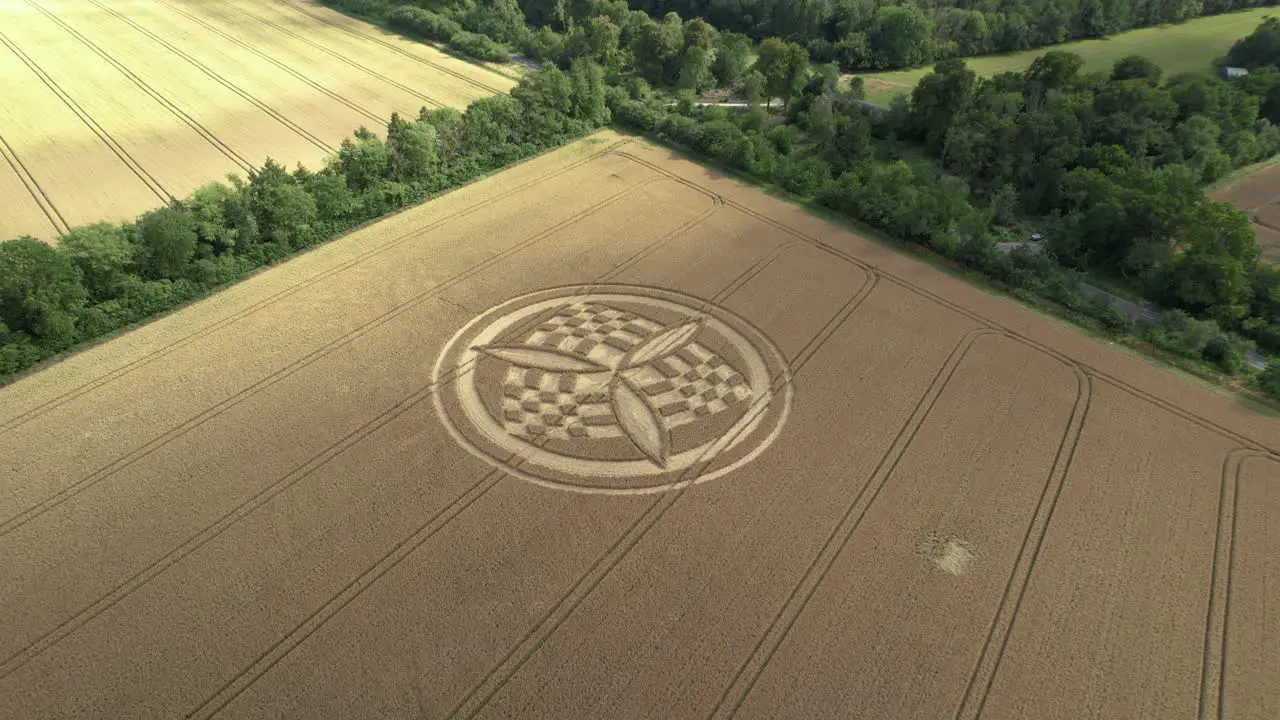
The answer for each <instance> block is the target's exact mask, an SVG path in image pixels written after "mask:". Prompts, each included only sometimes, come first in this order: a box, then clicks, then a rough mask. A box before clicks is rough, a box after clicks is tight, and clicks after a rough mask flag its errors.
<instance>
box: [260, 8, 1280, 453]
mask: <svg viewBox="0 0 1280 720" xmlns="http://www.w3.org/2000/svg"><path fill="white" fill-rule="evenodd" d="M278 1H281V2H284V1H285V0H278ZM649 147H653V148H659V147H661V146H658V145H652V144H651V145H649ZM665 149H666V150H668V151H670V152H671V153H673V154H675V155H677V156H679V157H680V158H682V159H685V162H689V163H691V164H695V165H698V166H699V167H705V166H703V165H701V164H700V163H698V162H697V161H696V160H694V159H689V158H691V156H689V155H687V154H685V153H682V152H680V151H678V150H675V149H672V148H665ZM615 154H618V155H622V156H624V157H629V158H635V156H634V155H632V154H631V153H629V152H618V153H615ZM635 159H636V160H637V161H638V162H640V163H642V164H644V165H647V166H650V167H654V168H657V167H659V166H657V165H653V164H652V163H650V162H648V161H646V160H642V159H639V158H635ZM661 172H663V173H666V174H675V173H674V172H673V171H670V170H665V169H664V170H661ZM724 177H725V179H726V180H728V181H730V182H733V183H737V184H739V185H741V186H743V187H746V188H752V186H751V185H749V184H748V183H746V182H744V181H742V180H737V179H735V178H731V177H729V176H724ZM691 182H692V181H691ZM753 189H754V188H753ZM757 191H758V190H757ZM725 204H726V205H727V206H729V207H733V208H737V209H739V210H741V211H743V212H745V213H747V214H749V215H752V216H755V217H759V218H761V219H762V220H764V221H765V222H768V223H769V224H771V225H774V226H775V227H778V228H780V229H782V230H784V231H785V232H788V233H790V234H792V235H794V236H795V237H798V238H802V239H804V240H805V241H806V242H808V243H811V244H813V245H816V246H818V247H821V248H824V249H826V250H828V251H829V252H831V253H832V254H833V255H836V256H837V257H841V258H844V259H846V260H848V261H850V262H852V263H854V264H856V265H858V266H859V267H864V268H868V269H872V270H874V271H875V272H876V273H877V274H879V275H880V276H881V277H883V278H884V279H885V280H888V281H889V282H892V283H895V284H897V285H899V286H901V287H903V288H906V289H907V290H910V291H911V292H914V293H916V294H917V295H920V296H921V297H925V298H928V299H930V300H932V301H934V302H935V303H937V304H939V305H941V306H943V307H945V308H948V309H950V310H952V311H954V312H956V313H959V314H961V315H964V316H966V317H968V318H970V319H972V320H974V321H975V322H977V323H979V324H982V325H989V326H991V327H994V328H998V329H1000V330H1002V331H1003V332H1005V333H1007V334H1008V335H1010V336H1011V337H1016V338H1018V339H1019V340H1022V341H1023V342H1026V343H1029V344H1031V345H1033V346H1035V347H1037V348H1039V349H1041V350H1044V351H1046V352H1048V353H1050V354H1051V355H1055V356H1060V357H1063V358H1066V359H1068V360H1070V362H1071V363H1073V364H1074V365H1076V366H1077V367H1079V368H1080V369H1081V370H1083V371H1085V372H1087V373H1088V374H1089V375H1090V376H1092V377H1093V378H1096V379H1098V380H1105V381H1107V382H1108V383H1110V384H1112V385H1114V386H1116V387H1117V388H1119V389H1121V390H1124V391H1125V392H1128V393H1129V394H1131V395H1133V396H1135V397H1137V398H1139V399H1142V400H1145V401H1147V402H1149V403H1151V404H1152V405H1156V406H1157V407H1160V408H1162V409H1164V410H1167V411H1169V412H1171V413H1173V414H1175V415H1178V416H1179V417H1181V418H1183V419H1185V420H1188V421H1190V422H1192V423H1195V424H1197V425H1200V426H1201V427H1203V428H1205V429H1207V430H1210V431H1212V432H1215V433H1217V434H1219V435H1221V436H1223V437H1225V438H1227V439H1228V440H1232V441H1234V442H1238V443H1241V444H1242V445H1247V446H1249V447H1252V448H1256V449H1263V450H1266V451H1267V452H1268V453H1270V454H1271V456H1272V457H1276V458H1277V459H1280V450H1278V449H1277V448H1273V447H1271V446H1269V445H1267V444H1266V443H1264V442H1261V441H1259V440H1255V439H1253V438H1251V437H1248V436H1247V435H1244V434H1241V433H1238V432H1236V431H1235V430H1231V429H1230V428H1227V427H1224V426H1222V425H1219V424H1218V423H1215V422H1214V421H1212V420H1210V419H1208V418H1206V417H1203V416H1201V415H1198V414H1196V413H1194V412H1191V411H1189V410H1186V409H1184V408H1182V407H1181V406H1178V405H1175V404H1173V403H1172V402H1169V401H1167V400H1164V399H1161V398H1159V397H1157V396H1155V395H1153V394H1151V393H1150V392H1147V391H1146V390H1142V389H1139V388H1138V387H1137V386H1134V385H1131V384H1129V383H1127V382H1125V381H1123V380H1120V379H1119V378H1117V377H1116V376H1114V375H1112V374H1110V373H1107V372H1105V371H1103V370H1101V369H1099V368H1097V367H1094V366H1092V365H1090V364H1088V363H1085V362H1081V361H1079V360H1076V359H1075V358H1072V357H1071V356H1069V355H1066V354H1065V353H1060V352H1059V351H1057V350H1053V349H1052V348H1049V346H1047V345H1045V344H1044V343H1041V342H1039V341H1037V340H1033V339H1031V338H1029V337H1027V336H1025V335H1023V334H1022V333H1019V332H1017V331H1016V330H1012V329H1010V328H1009V327H1007V326H1005V325H1004V324H1002V323H999V322H996V321H995V320H992V319H990V318H988V317H986V316H984V315H982V314H981V313H979V312H977V311H974V310H971V309H969V308H966V307H964V306H963V305H960V304H959V303H956V302H953V301H951V300H948V299H946V298H944V297H942V296H941V295H938V294H937V293H934V292H932V291H930V290H927V289H925V288H923V287H920V286H919V285H916V284H915V283H912V282H910V281H908V280H905V279H903V278H901V277H898V276H897V275H895V274H893V273H891V272H888V271H886V270H884V269H882V268H879V267H876V266H872V265H868V264H867V263H865V262H864V261H862V260H859V259H857V258H856V257H855V256H853V255H851V254H849V253H848V252H846V251H844V250H841V249H839V248H837V247H835V246H833V245H831V244H830V243H827V242H825V241H823V240H820V239H818V238H815V237H812V236H810V235H808V234H806V233H804V232H801V231H800V230H797V229H795V228H792V227H790V226H788V225H786V224H785V223H782V222H780V221H777V220H772V219H769V218H767V216H764V215H760V214H759V213H757V212H756V211H755V210H752V209H751V208H748V207H746V206H744V205H742V204H740V203H738V202H736V201H733V200H729V199H727V198H726V199H725ZM795 209H797V210H800V211H802V212H804V213H806V214H810V215H812V213H811V212H810V211H809V210H808V209H805V208H795ZM827 222H830V221H827ZM844 232H846V233H848V234H850V235H853V236H854V237H856V238H858V239H859V240H862V241H864V242H869V243H875V241H873V240H869V239H867V238H864V237H862V236H861V235H858V234H857V233H854V232H852V231H850V230H844ZM886 247H889V246H887V245H886ZM890 249H893V248H890ZM894 251H895V252H896V253H898V254H899V255H905V253H902V252H901V251H899V250H896V249H894ZM907 257H908V258H909V257H910V256H907ZM917 262H918V261H917ZM960 282H961V283H962V284H963V286H964V287H966V288H968V289H972V290H977V291H978V292H982V293H986V294H988V295H991V296H992V297H996V298H999V299H1003V300H1005V301H1007V302H1009V303H1010V304H1012V305H1014V306H1015V307H1018V308H1020V309H1023V310H1026V309H1027V308H1026V306H1024V305H1023V304H1021V303H1020V302H1017V301H1016V300H1014V299H1013V298H1011V297H1006V296H1002V295H997V294H995V293H994V292H988V291H986V290H985V289H983V288H981V287H978V286H976V285H974V284H973V283H969V282H966V281H960ZM1067 329H1069V330H1071V331H1072V332H1073V333H1076V334H1078V335H1079V334H1081V333H1080V332H1079V331H1078V330H1076V329H1075V328H1072V327H1070V326H1067Z"/></svg>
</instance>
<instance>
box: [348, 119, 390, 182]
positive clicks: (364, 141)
mask: <svg viewBox="0 0 1280 720" xmlns="http://www.w3.org/2000/svg"><path fill="white" fill-rule="evenodd" d="M388 160H389V158H388V155H387V147H386V145H385V144H383V142H382V140H381V139H380V138H379V137H378V136H377V135H374V134H373V133H372V132H370V131H369V130H368V129H367V128H364V127H361V128H360V129H358V130H356V132H355V137H354V139H353V138H346V139H345V140H343V141H342V146H341V147H339V148H338V156H337V162H336V163H335V168H336V169H337V170H338V171H340V172H342V173H343V174H344V175H346V178H347V182H348V183H350V184H351V189H352V190H356V191H360V190H366V189H368V188H370V187H373V185H374V183H376V182H377V181H378V180H380V179H382V178H384V177H386V175H387V162H388Z"/></svg>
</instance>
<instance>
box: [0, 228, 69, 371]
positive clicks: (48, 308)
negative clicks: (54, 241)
mask: <svg viewBox="0 0 1280 720" xmlns="http://www.w3.org/2000/svg"><path fill="white" fill-rule="evenodd" d="M86 299H87V293H86V291H85V288H84V286H83V285H82V284H81V281H80V273H79V271H78V270H77V269H76V266H75V264H73V262H72V260H71V258H69V257H67V256H66V255H64V254H61V253H59V252H58V251H56V250H54V249H53V248H52V247H50V246H49V245H46V244H45V243H42V242H40V241H39V240H36V239H35V238H31V237H20V238H18V239H16V240H10V241H8V242H5V243H3V244H0V326H4V327H7V328H8V330H9V331H14V332H24V333H28V334H30V335H31V336H33V337H35V338H36V339H38V340H39V341H41V342H42V343H43V344H44V345H45V346H46V347H49V348H51V349H55V350H60V349H62V348H65V347H67V346H68V345H70V344H71V342H73V341H74V339H75V332H76V327H75V315H76V313H77V312H78V311H79V309H80V308H81V307H82V306H83V305H84V303H85V300H86Z"/></svg>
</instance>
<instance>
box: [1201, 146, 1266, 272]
mask: <svg viewBox="0 0 1280 720" xmlns="http://www.w3.org/2000/svg"><path fill="white" fill-rule="evenodd" d="M1209 197H1211V198H1213V199H1214V200H1218V201H1221V202H1229V203H1231V204H1232V205H1235V206H1236V207H1238V208H1240V209H1241V210H1244V211H1245V212H1247V213H1249V219H1250V220H1252V221H1253V230H1254V232H1255V233H1256V234H1257V236H1258V247H1260V248H1261V249H1262V259H1263V260H1266V261H1267V262H1270V263H1280V165H1268V166H1266V167H1264V168H1262V169H1261V170H1258V171H1256V172H1253V173H1250V174H1248V175H1245V176H1244V177H1242V178H1240V179H1239V180H1236V181H1234V182H1231V183H1229V184H1227V185H1224V186H1222V187H1220V188H1218V189H1216V190H1214V191H1213V192H1212V193H1210V194H1209Z"/></svg>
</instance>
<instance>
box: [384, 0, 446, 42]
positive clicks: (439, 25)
mask: <svg viewBox="0 0 1280 720" xmlns="http://www.w3.org/2000/svg"><path fill="white" fill-rule="evenodd" d="M387 23H388V24H389V25H391V27H393V28H395V29H396V30H399V31H400V32H403V33H405V34H406V35H417V36H419V37H424V38H427V39H428V40H439V41H441V42H449V41H450V40H452V39H453V36H454V35H456V34H458V33H460V32H462V25H461V24H459V23H458V22H457V21H455V20H453V19H452V18H449V17H446V16H444V15H441V14H439V13H434V12H431V11H430V10H423V9H422V8H418V7H413V6H412V5H400V6H398V7H396V8H394V9H392V10H391V12H389V13H387Z"/></svg>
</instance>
